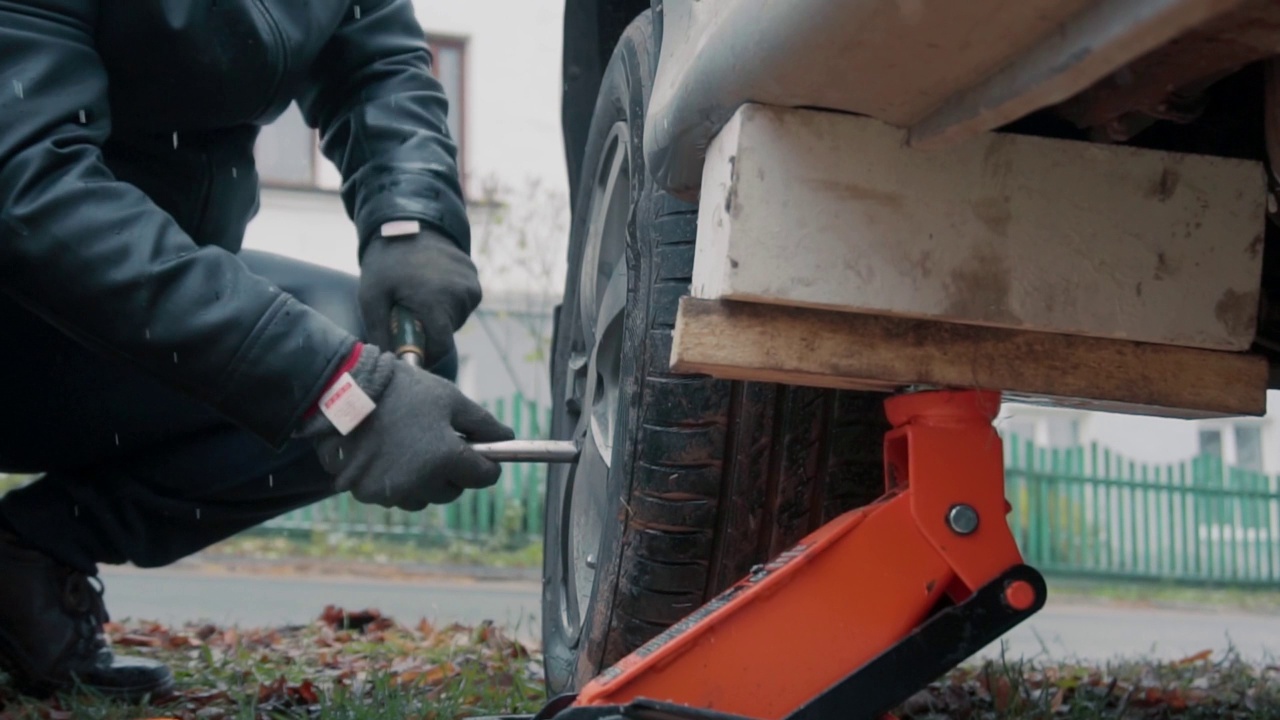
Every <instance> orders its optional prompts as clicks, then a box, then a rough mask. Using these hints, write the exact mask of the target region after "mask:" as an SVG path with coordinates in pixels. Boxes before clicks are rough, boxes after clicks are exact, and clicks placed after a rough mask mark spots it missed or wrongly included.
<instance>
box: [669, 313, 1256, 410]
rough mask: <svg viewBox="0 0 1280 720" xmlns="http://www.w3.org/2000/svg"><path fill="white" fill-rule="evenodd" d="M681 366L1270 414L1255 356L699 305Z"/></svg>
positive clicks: (678, 335)
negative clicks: (983, 389)
mask: <svg viewBox="0 0 1280 720" xmlns="http://www.w3.org/2000/svg"><path fill="white" fill-rule="evenodd" d="M671 367H672V369H673V371H675V372H680V373H705V374H709V375H713V376H716V377H721V378H727V379H735V380H758V381H765V382H778V383H786V384H792V385H808V386H816V387H831V388H845V389H853V390H894V389H901V388H904V387H909V386H913V385H929V386H940V387H955V388H987V389H999V390H1003V391H1005V393H1006V398H1007V399H1008V400H1010V401H1018V402H1033V403H1040V404H1045V405H1053V406H1060V407H1074V408H1082V409H1088V410H1105V411H1110V412H1125V413H1133V414H1141V415H1155V416H1163V417H1177V418H1206V417H1222V416H1233V415H1248V416H1262V415H1263V414H1265V413H1266V388H1267V362H1266V360H1265V359H1264V358H1262V357H1260V356H1257V355H1251V354H1243V353H1228V352H1220V351H1212V350H1199V349H1193V348H1180V347H1173V346H1168V345H1155V344H1147V343H1136V342H1129V341H1123V340H1109V339H1100V338H1084V337H1072V336H1067V335H1057V334H1052V333H1040V332H1030V331H1025V330H1007V329H1001V328H986V327H976V326H970V325H958V324H954V323H946V322H936V321H929V320H917V319H907V318H893V317H886V316H876V315H864V314H858V313H841V312H831V311H826V310H817V309H809V308H790V307H782V306H777V305H763V304H756V303H740V302H729V301H710V300H699V299H696V298H690V297H685V298H682V299H681V302H680V311H679V314H678V316H677V318H676V328H675V338H674V342H673V346H672V350H671Z"/></svg>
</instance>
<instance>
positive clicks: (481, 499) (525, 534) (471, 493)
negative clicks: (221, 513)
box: [262, 395, 551, 545]
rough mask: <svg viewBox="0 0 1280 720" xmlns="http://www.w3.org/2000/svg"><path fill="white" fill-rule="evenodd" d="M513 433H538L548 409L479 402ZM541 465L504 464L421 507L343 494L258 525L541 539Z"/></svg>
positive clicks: (442, 538) (544, 429) (435, 539)
mask: <svg viewBox="0 0 1280 720" xmlns="http://www.w3.org/2000/svg"><path fill="white" fill-rule="evenodd" d="M481 404H482V405H484V406H485V407H486V408H487V409H488V410H489V411H490V412H492V413H493V414H494V415H495V416H496V417H497V418H498V419H499V420H501V421H502V422H504V423H506V424H507V425H509V426H510V427H511V428H512V429H513V430H515V433H516V437H519V438H543V437H546V436H547V433H548V431H549V429H550V426H551V415H550V411H548V410H546V409H545V408H539V407H538V406H537V404H536V403H534V402H533V401H531V400H528V399H526V398H524V397H521V396H520V395H516V396H515V397H514V398H511V399H510V400H498V401H496V402H492V403H481ZM546 472H547V466H546V465H541V464H525V463H508V464H505V465H503V469H502V478H501V479H500V480H499V481H498V484H497V485H495V486H494V487H491V488H487V489H484V490H468V491H466V492H464V493H463V494H462V496H461V497H460V498H458V500H456V501H455V502H452V503H450V504H448V505H445V506H431V507H428V508H427V509H426V510H425V511H423V512H416V513H415V512H406V511H403V510H392V509H387V508H382V507H378V506H375V505H364V504H361V503H359V502H357V501H355V500H353V499H352V498H351V495H350V494H349V493H342V494H341V495H338V496H336V497H332V498H329V499H328V500H324V501H321V502H319V503H316V504H314V505H310V506H308V507H305V508H302V509H300V510H295V511H293V512H290V513H287V514H285V515H282V516H280V517H277V518H275V519H273V520H271V521H268V522H267V523H266V524H265V525H263V526H262V527H263V529H264V530H268V531H270V530H275V531H292V532H306V533H344V534H352V535H376V536H381V537H386V538H403V539H406V540H409V539H412V540H420V541H423V542H427V543H442V542H447V541H449V540H453V539H463V540H499V541H503V542H508V543H510V544H516V545H518V544H523V543H527V542H531V541H540V540H541V538H542V517H543V488H544V486H545V485H546Z"/></svg>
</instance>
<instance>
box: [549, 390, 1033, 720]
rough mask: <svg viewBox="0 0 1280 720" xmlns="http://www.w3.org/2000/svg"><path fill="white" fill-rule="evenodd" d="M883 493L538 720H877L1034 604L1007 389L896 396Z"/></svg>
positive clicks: (557, 702)
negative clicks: (1007, 433) (1010, 500)
mask: <svg viewBox="0 0 1280 720" xmlns="http://www.w3.org/2000/svg"><path fill="white" fill-rule="evenodd" d="M885 406H886V410H887V413H888V417H889V421H890V423H891V424H892V426H893V429H892V430H891V431H890V432H889V433H888V434H887V435H886V436H885V446H884V447H885V478H886V488H885V495H884V496H883V497H881V498H880V499H879V500H878V501H876V502H875V503H873V504H871V505H869V506H867V507H863V508H859V509H857V510H853V511H850V512H848V513H846V514H844V515H842V516H840V517H838V518H836V519H835V520H832V521H831V522H829V523H827V524H826V525H824V526H823V527H822V528H819V529H818V530H817V531H815V532H814V533H812V534H811V535H809V536H808V537H806V538H805V539H804V540H802V541H801V542H800V543H799V544H798V545H796V546H795V547H794V548H792V549H791V550H788V551H787V552H785V553H783V554H782V555H781V556H779V557H778V558H777V559H776V560H774V561H773V562H771V563H769V564H768V565H766V566H764V567H762V568H759V569H758V570H757V571H756V572H753V573H752V574H751V575H750V576H749V577H747V578H744V579H743V580H742V581H740V582H739V583H738V584H736V585H734V586H733V587H731V588H729V589H728V590H727V591H725V592H724V593H723V594H721V595H720V596H719V597H717V598H715V599H714V600H712V601H711V602H710V603H708V604H707V605H705V606H703V607H702V608H700V609H698V610H697V611H695V612H694V613H693V614H692V615H690V616H689V617H687V618H686V619H684V620H682V621H681V622H679V623H678V624H676V625H675V626H673V627H672V628H670V629H668V630H667V631H666V632H664V633H662V634H661V635H659V636H658V637H656V638H654V639H653V640H652V641H651V642H649V643H648V644H646V645H644V646H643V647H641V648H639V649H638V650H636V651H635V652H634V653H632V654H631V655H630V656H628V657H626V658H624V659H622V660H621V661H620V662H619V663H618V664H617V665H615V666H614V667H611V668H609V669H607V670H605V671H604V672H602V673H600V674H599V675H598V676H597V677H595V678H594V679H593V680H591V681H590V682H589V683H588V684H587V685H586V686H585V687H584V688H583V689H582V691H581V692H580V693H579V694H577V695H576V696H568V697H561V698H557V699H556V700H554V701H552V702H551V703H550V704H548V705H547V707H546V708H544V709H543V711H542V712H541V713H539V714H538V716H535V717H539V718H549V717H552V716H554V717H556V718H557V720H595V719H598V718H617V717H626V718H636V719H638V720H671V719H675V718H681V719H696V720H725V718H743V717H747V718H761V719H767V720H781V719H783V718H787V719H790V720H818V719H820V718H821V719H823V720H826V719H828V718H831V719H834V718H840V719H841V720H851V719H853V718H867V719H868V720H870V719H872V718H879V717H882V716H884V715H885V714H886V713H889V712H890V711H892V710H893V708H895V707H897V706H898V705H899V704H901V703H902V701H904V700H906V699H907V698H908V697H910V696H911V695H912V694H913V693H915V692H916V691H918V690H919V689H921V688H923V687H924V686H926V685H927V684H928V683H930V682H932V681H934V680H936V679H938V678H939V677H940V676H941V675H943V674H945V673H946V672H947V671H948V670H950V669H952V668H954V667H955V666H956V665H958V664H959V663H960V662H963V661H964V660H965V659H966V658H968V657H969V656H971V655H973V654H974V653H975V652H977V651H978V650H980V649H982V648H983V647H985V646H986V645H987V644H989V643H991V642H992V641H994V640H996V639H998V638H999V637H1000V636H1001V635H1003V634H1004V633H1005V632H1007V631H1008V630H1009V629H1011V628H1012V627H1014V626H1015V625H1017V624H1018V623H1020V622H1021V621H1023V620H1025V619H1026V618H1027V617H1029V616H1031V615H1032V614H1033V613H1035V612H1036V611H1038V610H1039V609H1040V608H1041V607H1042V606H1043V605H1044V600H1045V584H1044V579H1043V578H1042V577H1041V576H1040V574H1039V573H1037V572H1036V571H1035V570H1033V569H1031V568H1030V567H1027V566H1025V565H1023V562H1022V556H1021V554H1020V553H1019V552H1018V548H1017V546H1016V545H1015V543H1014V539H1013V535H1012V534H1011V533H1010V531H1009V527H1008V524H1007V522H1006V520H1005V515H1006V514H1007V513H1008V511H1009V506H1008V504H1007V503H1006V502H1005V497H1004V460H1003V453H1002V447H1001V441H1000V438H999V436H998V435H997V434H996V432H995V430H994V428H993V427H992V424H991V422H992V420H993V419H994V418H995V416H996V412H997V411H998V409H999V406H1000V395H999V393H995V392H985V391H954V392H952V391H928V392H920V393H915V394H909V395H899V396H896V397H892V398H890V399H888V400H887V401H886V404H885Z"/></svg>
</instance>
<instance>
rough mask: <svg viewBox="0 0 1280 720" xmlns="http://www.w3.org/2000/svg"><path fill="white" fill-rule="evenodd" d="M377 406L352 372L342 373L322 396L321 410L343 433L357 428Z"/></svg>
mask: <svg viewBox="0 0 1280 720" xmlns="http://www.w3.org/2000/svg"><path fill="white" fill-rule="evenodd" d="M375 407H377V406H376V405H374V403H373V399H372V398H370V397H369V396H368V395H367V394H366V393H365V391H364V390H363V389H361V387H360V386H359V385H357V384H356V381H355V378H353V377H351V373H342V376H341V377H339V378H338V381H337V382H335V383H334V384H333V385H332V386H331V387H330V388H329V390H328V391H327V392H325V394H324V395H323V396H321V398H320V412H322V413H324V416H325V417H327V418H329V422H331V423H333V426H334V427H335V428H337V429H338V432H340V433H342V434H343V435H346V434H348V433H350V432H351V431H352V430H355V429H356V426H357V425H359V424H360V421H362V420H364V419H365V418H366V417H369V413H371V412H373V409H374V408H375Z"/></svg>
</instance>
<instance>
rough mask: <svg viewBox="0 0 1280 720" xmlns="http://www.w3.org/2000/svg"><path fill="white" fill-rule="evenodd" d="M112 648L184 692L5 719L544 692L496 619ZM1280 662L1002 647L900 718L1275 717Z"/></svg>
mask: <svg viewBox="0 0 1280 720" xmlns="http://www.w3.org/2000/svg"><path fill="white" fill-rule="evenodd" d="M107 631H108V635H109V636H110V638H111V640H112V642H113V644H114V645H115V646H117V651H118V652H122V653H133V654H138V655H144V656H148V657H153V658H157V659H160V660H162V661H164V662H166V663H168V664H169V665H170V667H172V668H173V670H174V673H175V675H176V677H177V680H178V689H177V691H176V692H175V693H174V694H173V695H171V696H169V697H165V698H153V699H150V700H149V701H148V702H144V703H140V704H136V705H127V704H122V703H119V702H111V701H107V700H104V699H102V698H98V697H95V696H93V695H92V694H89V693H83V692H82V693H64V694H61V695H59V696H57V697H55V698H52V699H50V700H46V701H38V700H33V699H30V698H23V697H19V696H17V695H16V694H14V693H13V692H12V691H11V690H9V689H8V688H7V687H6V686H4V685H3V684H0V720H70V719H72V718H74V719H77V720H78V719H80V718H85V719H88V720H126V719H128V720H136V719H140V718H161V717H163V718H181V720H232V719H235V720H275V719H277V718H278V719H284V718H315V719H321V720H324V719H332V720H374V719H375V718H376V719H378V720H382V719H384V718H385V719H390V718H395V719H396V720H457V719H460V718H469V717H475V716H480V715H493V714H505V713H521V712H524V713H531V712H535V711H537V710H538V709H539V708H541V706H542V704H543V703H544V702H545V695H544V692H543V687H542V679H541V660H540V658H539V657H538V654H537V652H536V651H534V650H531V649H530V648H527V647H525V646H523V645H521V644H520V643H518V642H515V641H514V640H512V639H511V638H510V637H509V636H508V635H507V634H505V633H504V632H503V631H502V630H500V629H499V628H497V627H495V626H493V625H491V624H488V623H486V624H482V625H480V626H478V627H464V626H460V625H451V626H448V627H442V628H436V627H432V626H431V625H429V624H427V623H426V622H420V623H419V624H418V625H416V626H412V627H410V626H405V625H402V624H399V623H397V622H395V621H393V620H392V619H389V618H384V617H382V616H381V615H380V614H379V613H378V612H377V611H373V610H366V611H360V612H354V613H351V612H344V611H343V610H341V609H339V608H333V607H329V608H326V609H325V611H324V613H323V614H322V615H321V616H320V617H319V618H318V619H317V620H316V621H315V622H313V623H311V624H308V625H305V626H295V627H284V628H274V629H249V630H244V629H238V628H224V627H216V626H213V625H196V624H192V625H187V626H184V627H181V628H167V627H163V626H161V625H158V624H155V623H149V622H128V623H124V624H116V623H112V624H109V625H108V626H107ZM1277 680H1280V667H1275V666H1259V665H1254V664H1250V663H1247V662H1244V661H1243V660H1241V659H1240V658H1239V657H1238V656H1237V655H1236V654H1235V653H1233V652H1229V653H1226V654H1224V655H1222V656H1220V657H1217V658H1215V657H1212V656H1211V655H1210V653H1209V652H1208V651H1206V652H1203V653H1199V654H1197V655H1194V656H1192V657H1188V658H1183V659H1180V660H1177V661H1173V662H1153V661H1144V660H1119V661H1116V662H1113V663H1109V664H1106V665H1104V666H1101V667H1098V666H1091V665H1082V664H1073V663H1062V662H1047V661H1041V660H1032V661H1025V660H1011V659H1008V658H1000V659H998V660H992V661H986V662H982V663H977V664H969V665H966V666H963V667H961V668H959V669H957V670H955V671H953V672H951V673H949V674H948V675H947V676H946V677H944V678H942V679H940V680H938V681H937V682H935V683H932V684H931V685H929V686H928V687H926V688H924V689H922V690H921V691H920V692H918V693H917V694H915V695H914V696H913V697H912V698H911V699H910V700H908V701H907V702H906V703H904V704H903V705H902V706H901V707H900V708H898V710H897V711H896V715H897V716H898V717H899V718H900V719H901V720H940V719H941V718H955V719H956V720H970V719H972V720H1006V719H1007V720H1029V719H1037V720H1039V719H1045V720H1048V719H1050V718H1068V719H1072V720H1075V719H1079V720H1112V719H1125V720H1129V719H1134V720H1137V719H1146V718H1188V719H1190V720H1199V719H1201V718H1206V719H1207V718H1258V719H1260V720H1270V719H1276V720H1280V682H1277Z"/></svg>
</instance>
